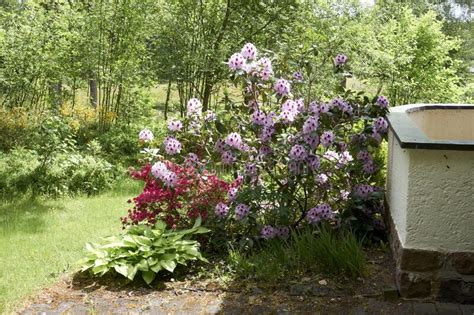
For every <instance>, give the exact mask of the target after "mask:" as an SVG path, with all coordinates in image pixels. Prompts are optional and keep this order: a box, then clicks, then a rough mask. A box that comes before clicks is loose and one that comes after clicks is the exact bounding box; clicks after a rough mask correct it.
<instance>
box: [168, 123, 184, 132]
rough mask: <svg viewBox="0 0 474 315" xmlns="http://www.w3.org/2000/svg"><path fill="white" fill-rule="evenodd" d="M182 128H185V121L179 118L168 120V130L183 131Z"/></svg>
mask: <svg viewBox="0 0 474 315" xmlns="http://www.w3.org/2000/svg"><path fill="white" fill-rule="evenodd" d="M181 129H183V123H182V122H181V121H179V120H170V121H169V122H168V130H169V131H173V132H177V131H181Z"/></svg>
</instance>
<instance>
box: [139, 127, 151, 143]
mask: <svg viewBox="0 0 474 315" xmlns="http://www.w3.org/2000/svg"><path fill="white" fill-rule="evenodd" d="M138 139H139V140H140V141H143V142H150V141H152V140H153V132H151V131H150V130H149V129H143V130H142V131H140V132H139V133H138Z"/></svg>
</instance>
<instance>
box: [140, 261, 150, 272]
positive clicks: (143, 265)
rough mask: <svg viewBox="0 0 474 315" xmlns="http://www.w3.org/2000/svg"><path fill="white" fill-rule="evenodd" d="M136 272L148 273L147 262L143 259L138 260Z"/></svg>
mask: <svg viewBox="0 0 474 315" xmlns="http://www.w3.org/2000/svg"><path fill="white" fill-rule="evenodd" d="M137 268H138V270H140V271H148V270H150V269H149V267H148V262H147V261H146V260H145V259H142V260H140V262H139V263H138V265H137Z"/></svg>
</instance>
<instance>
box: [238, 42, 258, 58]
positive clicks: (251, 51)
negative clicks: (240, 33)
mask: <svg viewBox="0 0 474 315" xmlns="http://www.w3.org/2000/svg"><path fill="white" fill-rule="evenodd" d="M240 53H241V55H242V56H243V57H245V58H247V59H249V60H253V59H255V58H257V47H255V45H254V44H252V43H247V44H245V45H244V47H243V48H242V51H241V52H240Z"/></svg>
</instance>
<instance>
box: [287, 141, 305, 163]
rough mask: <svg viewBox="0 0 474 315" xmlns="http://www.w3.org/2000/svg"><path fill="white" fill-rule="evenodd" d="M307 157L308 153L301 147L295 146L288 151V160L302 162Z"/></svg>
mask: <svg viewBox="0 0 474 315" xmlns="http://www.w3.org/2000/svg"><path fill="white" fill-rule="evenodd" d="M307 157H308V153H307V152H306V149H305V148H304V147H303V146H302V145H299V144H296V145H294V146H293V147H292V148H291V150H290V159H292V160H294V161H303V160H305V159H306V158H307Z"/></svg>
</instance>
